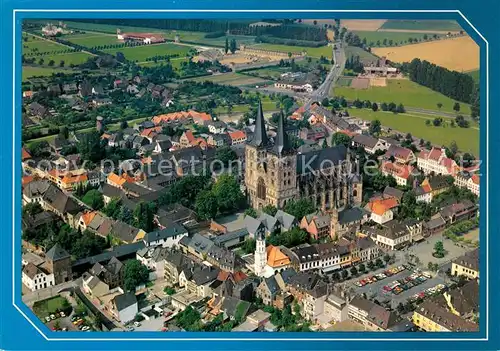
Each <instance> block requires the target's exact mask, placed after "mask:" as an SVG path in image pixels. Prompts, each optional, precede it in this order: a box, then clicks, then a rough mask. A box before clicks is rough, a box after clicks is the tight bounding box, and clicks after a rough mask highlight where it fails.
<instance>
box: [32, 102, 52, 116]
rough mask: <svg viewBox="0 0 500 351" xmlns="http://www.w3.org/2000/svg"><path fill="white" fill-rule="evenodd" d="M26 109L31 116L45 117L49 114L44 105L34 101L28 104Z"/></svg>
mask: <svg viewBox="0 0 500 351" xmlns="http://www.w3.org/2000/svg"><path fill="white" fill-rule="evenodd" d="M28 109H29V112H30V114H31V115H32V116H36V117H39V118H45V117H47V116H48V115H49V114H50V113H49V110H48V109H47V108H46V107H45V106H43V105H41V104H39V103H38V102H36V101H35V102H32V103H31V104H29V106H28Z"/></svg>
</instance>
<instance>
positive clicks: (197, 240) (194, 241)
mask: <svg viewBox="0 0 500 351" xmlns="http://www.w3.org/2000/svg"><path fill="white" fill-rule="evenodd" d="M212 245H214V242H213V241H212V240H210V239H208V238H206V237H204V236H202V235H201V234H199V233H196V234H194V235H193V237H183V238H182V239H181V240H180V241H179V246H180V247H181V249H182V250H183V251H184V252H186V253H189V254H191V255H193V256H195V257H198V258H199V259H205V258H204V257H206V255H207V254H208V251H209V250H210V248H211V247H212Z"/></svg>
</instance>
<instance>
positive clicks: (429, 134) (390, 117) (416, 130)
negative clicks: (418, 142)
mask: <svg viewBox="0 0 500 351" xmlns="http://www.w3.org/2000/svg"><path fill="white" fill-rule="evenodd" d="M349 115H350V116H352V117H357V118H360V119H363V120H368V121H374V120H376V119H378V120H379V121H380V123H382V125H383V126H386V127H389V128H392V129H394V130H397V131H399V132H402V133H411V134H412V135H413V136H415V137H417V138H422V139H424V140H429V141H430V142H431V143H433V144H436V145H446V146H449V145H450V143H451V142H452V141H456V142H457V144H458V147H459V149H460V150H461V151H464V152H471V153H473V154H474V155H476V156H478V155H479V130H478V129H476V128H458V127H455V128H452V127H450V126H448V125H447V126H445V127H434V126H432V125H431V126H427V125H425V121H426V120H432V119H434V118H435V116H426V115H422V114H413V113H411V114H410V113H403V114H394V113H392V112H384V111H377V112H373V111H372V110H367V109H350V110H349Z"/></svg>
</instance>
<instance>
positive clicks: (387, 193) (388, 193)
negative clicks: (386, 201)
mask: <svg viewBox="0 0 500 351" xmlns="http://www.w3.org/2000/svg"><path fill="white" fill-rule="evenodd" d="M403 195H404V191H402V190H399V189H396V188H393V187H390V186H386V187H385V188H384V192H383V194H382V197H384V198H390V197H393V198H396V199H397V200H398V201H399V203H401V201H402V200H403Z"/></svg>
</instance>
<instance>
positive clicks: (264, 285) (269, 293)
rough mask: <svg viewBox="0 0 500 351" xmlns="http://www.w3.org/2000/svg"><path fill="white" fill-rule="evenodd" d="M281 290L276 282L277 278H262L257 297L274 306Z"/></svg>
mask: <svg viewBox="0 0 500 351" xmlns="http://www.w3.org/2000/svg"><path fill="white" fill-rule="evenodd" d="M280 291H281V290H280V287H279V285H278V283H277V282H276V278H275V277H274V276H271V277H269V278H264V279H262V281H261V282H260V284H259V286H258V287H257V290H256V291H255V292H256V295H257V297H259V298H261V299H262V303H264V304H265V305H270V306H272V305H273V303H274V300H275V299H276V296H277V295H278V294H279V293H280Z"/></svg>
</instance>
